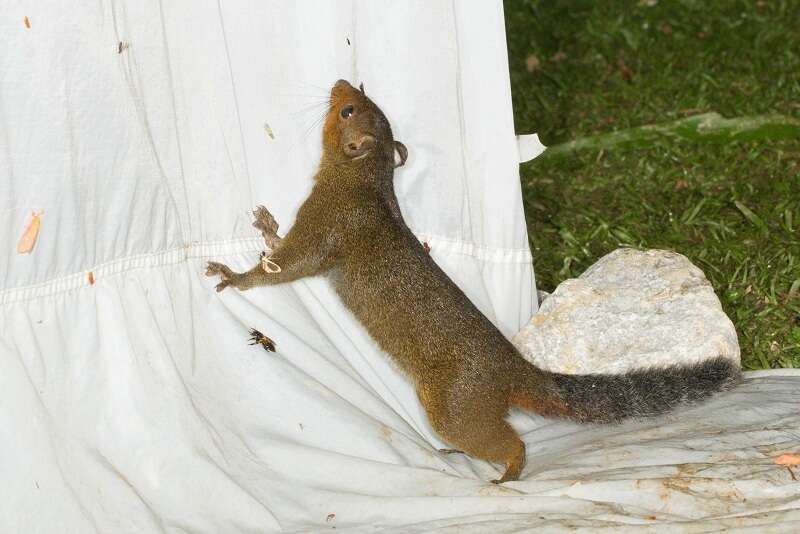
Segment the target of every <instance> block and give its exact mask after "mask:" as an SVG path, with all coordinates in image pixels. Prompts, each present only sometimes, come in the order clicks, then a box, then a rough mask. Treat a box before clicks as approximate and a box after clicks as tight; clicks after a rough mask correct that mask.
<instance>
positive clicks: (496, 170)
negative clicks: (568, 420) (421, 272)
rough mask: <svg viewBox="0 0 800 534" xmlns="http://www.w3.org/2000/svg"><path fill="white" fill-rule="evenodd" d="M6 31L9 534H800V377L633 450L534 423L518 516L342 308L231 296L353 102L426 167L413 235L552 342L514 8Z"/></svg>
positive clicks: (248, 7)
mask: <svg viewBox="0 0 800 534" xmlns="http://www.w3.org/2000/svg"><path fill="white" fill-rule="evenodd" d="M0 12H2V13H3V17H2V18H0V39H1V40H2V41H0V42H2V47H0V178H1V179H0V222H2V226H1V227H0V251H1V252H0V284H2V288H3V289H2V291H1V292H0V391H2V394H0V479H2V480H3V485H2V487H0V532H48V533H49V532H59V533H63V532H79V533H83V532H114V533H122V532H125V533H127V532H131V533H134V532H136V533H138V532H226V533H228V532H269V531H278V530H283V531H287V532H319V531H322V530H328V529H333V528H336V529H337V530H338V531H357V532H377V531H386V532H414V531H428V530H435V529H439V530H441V531H454V530H458V531H459V532H487V531H494V532H511V531H519V530H523V529H525V528H529V527H534V526H543V525H544V526H548V527H550V528H552V529H553V530H559V529H562V530H565V529H571V528H573V527H576V528H582V527H586V528H592V529H597V528H600V527H607V528H609V529H612V528H613V529H614V530H615V531H622V530H621V529H620V528H619V527H620V525H625V526H627V528H628V529H630V530H635V529H639V528H645V527H646V528H650V529H652V530H656V531H657V530H658V529H660V528H662V527H660V526H659V525H660V524H662V523H669V522H679V524H680V525H681V526H684V527H685V528H686V529H687V530H688V529H695V531H704V529H705V530H707V529H708V528H710V526H709V525H721V524H726V525H730V526H739V527H748V526H749V527H752V528H758V529H761V530H759V531H762V532H763V531H764V530H763V526H764V525H766V524H770V525H771V527H770V528H772V529H774V530H775V531H781V529H783V530H784V531H787V532H789V531H795V530H796V527H797V524H798V521H800V512H798V511H797V509H798V492H800V489H798V485H797V483H796V482H794V481H793V480H792V478H790V475H791V473H790V472H789V471H788V470H787V469H786V468H779V467H777V466H774V465H772V463H771V459H772V457H773V456H774V455H777V454H778V453H779V452H786V451H787V450H792V449H797V448H798V446H800V444H799V443H798V435H797V432H796V429H797V427H798V414H797V401H798V395H799V394H798V392H797V384H798V380H799V379H798V378H797V377H796V376H795V377H791V376H772V375H770V376H766V377H762V378H754V379H752V380H749V381H748V382H747V383H746V384H745V385H744V386H743V387H742V388H741V389H740V390H739V391H737V392H736V393H734V394H732V395H729V396H726V397H724V398H721V399H719V400H718V401H715V402H714V403H711V404H708V405H706V406H704V407H701V408H698V409H695V410H694V411H690V412H686V413H679V414H677V415H675V416H673V417H672V418H670V419H667V420H660V421H656V422H649V423H646V424H633V423H632V424H629V425H627V426H624V427H614V428H600V429H596V428H591V427H583V428H579V427H576V426H573V425H570V424H565V423H555V422H546V421H543V420H541V419H538V418H535V417H530V416H526V415H522V414H516V415H515V416H514V420H513V421H514V424H515V425H516V426H517V427H518V428H519V429H520V431H522V432H523V433H524V439H525V441H526V443H527V444H528V450H529V458H528V467H527V468H526V470H525V472H524V476H523V480H521V481H519V482H514V483H509V484H506V485H504V486H502V487H497V486H493V485H491V484H489V483H487V482H486V480H488V479H489V478H492V477H494V476H496V469H495V468H494V467H492V466H491V465H488V464H486V463H484V462H481V461H475V460H471V459H469V458H467V457H464V456H457V455H456V456H442V455H440V454H439V453H438V452H436V448H437V447H440V446H442V444H441V442H439V440H438V439H437V438H436V437H435V436H434V435H433V434H432V433H431V431H430V429H429V427H428V425H427V422H426V421H425V417H424V415H423V413H422V412H421V410H420V407H419V405H418V402H417V400H416V398H415V396H414V394H413V391H412V388H411V387H410V385H409V384H408V382H407V381H406V380H405V379H404V378H402V377H401V376H399V375H398V374H397V373H396V372H395V370H394V369H393V368H392V367H391V365H390V364H389V363H388V361H387V359H386V358H385V357H384V356H383V355H382V354H381V353H380V352H379V351H378V350H377V349H376V347H375V345H374V344H373V342H372V341H371V340H370V339H369V337H368V336H367V335H366V334H365V333H364V332H363V330H362V329H361V328H360V327H359V326H358V324H357V323H356V322H355V321H354V319H353V318H352V317H350V316H349V315H348V314H347V312H346V311H345V310H343V309H342V307H341V305H340V304H339V302H338V300H337V299H336V297H335V295H334V294H333V292H332V291H331V289H330V288H329V287H328V285H327V282H326V281H324V280H322V279H311V280H306V281H300V282H297V283H294V284H291V285H288V286H285V287H273V288H268V289H267V288H265V289H257V290H253V291H250V292H247V293H237V292H235V291H232V290H228V291H225V292H224V293H222V294H219V295H218V294H216V293H215V292H214V291H213V289H212V287H213V284H214V281H213V280H210V279H207V278H205V277H204V276H203V274H202V273H203V265H204V262H205V261H206V260H208V259H212V258H213V259H221V260H223V261H226V262H228V263H229V264H231V265H232V266H233V267H236V268H241V269H244V268H246V267H249V266H251V265H252V264H253V263H254V262H255V261H256V259H257V257H258V251H259V250H260V248H261V243H260V241H259V238H258V236H257V234H256V232H255V231H254V230H253V229H252V228H251V227H250V213H249V211H250V210H251V209H252V207H253V206H254V205H256V204H260V203H263V204H265V205H267V206H268V207H269V208H270V210H271V211H272V212H273V213H274V214H275V215H276V217H277V219H278V220H279V222H280V223H281V225H282V227H283V229H284V230H285V229H286V228H289V227H290V225H291V223H292V219H293V217H294V214H295V212H296V210H297V208H298V206H299V205H300V203H301V202H302V201H303V199H304V197H305V196H306V194H307V193H308V190H309V188H310V186H311V176H312V174H313V171H314V167H315V164H316V161H317V157H318V155H319V128H318V127H315V126H314V119H315V116H314V112H315V111H316V112H321V111H322V109H321V108H320V107H317V108H316V109H312V110H308V109H305V108H306V107H307V106H309V105H311V104H318V103H320V102H322V101H323V100H324V99H325V97H326V95H327V88H328V87H329V86H330V85H331V84H332V83H333V81H335V80H336V79H337V78H340V77H343V78H347V79H350V80H351V81H353V82H364V83H365V86H366V90H367V94H369V95H371V96H373V97H374V98H375V100H376V101H377V102H378V103H379V104H380V105H381V106H382V107H383V109H384V110H385V111H386V114H387V116H388V117H389V119H390V121H391V122H392V124H393V126H394V130H395V133H396V137H397V138H398V139H400V140H402V141H403V142H404V143H406V145H407V146H408V148H409V152H410V156H409V160H408V162H407V164H406V166H405V167H404V168H402V169H401V170H400V171H399V173H398V176H397V180H396V190H397V192H398V195H399V198H400V204H401V208H402V210H403V213H404V215H405V217H406V218H407V220H408V222H409V224H410V226H411V227H412V228H413V229H414V230H415V232H416V233H417V234H418V235H419V237H420V239H422V240H425V241H427V242H428V243H429V244H430V246H431V247H432V254H433V256H434V258H435V259H436V260H437V261H438V262H439V263H440V264H441V265H442V266H443V267H444V268H445V269H446V270H447V271H448V272H449V273H450V274H451V276H452V277H453V278H454V279H455V280H456V281H457V282H458V283H459V284H460V285H461V286H462V287H463V288H464V290H465V291H466V292H467V293H468V294H469V296H470V297H471V298H472V299H473V301H474V302H475V303H476V304H477V305H478V306H479V307H480V308H481V309H482V310H483V311H484V312H485V313H486V314H487V315H488V316H489V317H490V319H492V320H493V321H495V322H496V324H498V326H499V327H500V328H501V329H502V331H503V332H504V333H506V334H507V335H511V334H513V333H514V332H515V331H516V330H517V329H518V328H519V327H520V326H521V325H522V324H523V323H524V322H526V321H527V319H528V318H529V317H530V315H531V314H532V313H533V312H534V311H535V299H534V298H533V295H534V284H533V273H532V271H531V262H530V259H531V258H530V253H529V249H528V244H527V235H526V229H525V224H524V218H523V215H522V206H521V196H520V191H519V181H518V172H517V161H518V159H519V157H520V154H519V149H518V145H517V141H516V138H515V136H514V131H513V120H512V115H511V104H510V94H509V81H508V70H507V61H506V49H505V37H504V29H503V14H502V5H501V4H500V3H499V2H458V3H456V2H441V1H434V2H431V1H418V2H396V1H392V2H389V1H369V2H366V1H364V2H343V1H339V2H310V1H309V2H264V1H250V2H245V1H237V2H217V3H211V2H205V1H203V2H198V1H194V2H189V1H170V2H159V3H157V2H152V1H127V2H122V1H100V2H96V3H92V4H87V3H77V4H75V3H63V2H55V1H45V0H38V1H35V2H33V1H31V2H28V1H15V2H10V1H2V2H0ZM32 210H36V211H37V212H38V211H40V210H44V213H43V214H42V216H41V230H40V232H39V235H38V241H37V243H36V246H35V248H34V249H33V251H32V253H31V254H17V253H16V251H15V247H16V244H17V241H18V239H19V237H20V236H21V235H22V234H23V232H24V231H25V229H26V226H27V225H28V223H29V220H30V212H31V211H32ZM251 327H254V328H257V329H259V330H261V331H262V332H264V333H266V334H267V335H269V336H270V337H271V338H273V339H274V340H275V341H276V343H277V346H278V352H277V353H276V354H271V353H266V352H264V351H263V350H262V349H261V348H260V347H258V346H255V347H253V346H248V345H247V337H248V333H247V332H248V329H249V328H251ZM723 518H724V519H723ZM756 525H758V527H756ZM793 527H794V528H793ZM663 528H665V529H666V528H669V529H671V530H674V526H667V527H663Z"/></svg>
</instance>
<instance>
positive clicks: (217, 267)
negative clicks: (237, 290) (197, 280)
mask: <svg viewBox="0 0 800 534" xmlns="http://www.w3.org/2000/svg"><path fill="white" fill-rule="evenodd" d="M216 275H219V277H220V279H221V280H222V281H221V282H220V283H219V284H217V286H216V289H217V292H219V291H222V290H223V289H225V288H226V287H228V286H229V285H231V281H232V280H233V278H234V277H235V276H236V273H234V272H233V271H231V270H230V268H229V267H228V266H227V265H224V264H222V263H217V262H215V261H210V262H208V265H207V267H206V276H216Z"/></svg>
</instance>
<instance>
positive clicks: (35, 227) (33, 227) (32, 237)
mask: <svg viewBox="0 0 800 534" xmlns="http://www.w3.org/2000/svg"><path fill="white" fill-rule="evenodd" d="M43 213H44V210H42V211H40V212H39V213H36V212H35V211H31V222H29V223H28V227H27V228H25V231H24V232H23V233H22V237H20V238H19V241H18V242H17V253H18V254H30V253H31V251H32V250H33V247H34V246H36V239H37V238H38V237H39V228H40V227H41V226H42V214H43Z"/></svg>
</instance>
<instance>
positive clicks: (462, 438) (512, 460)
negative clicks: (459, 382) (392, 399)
mask: <svg viewBox="0 0 800 534" xmlns="http://www.w3.org/2000/svg"><path fill="white" fill-rule="evenodd" d="M420 400H421V401H422V402H423V405H424V404H426V401H428V404H429V405H426V406H425V409H426V411H427V413H428V420H429V421H430V423H431V427H432V428H433V429H434V430H435V431H436V433H437V434H439V435H440V436H441V437H442V438H444V440H445V441H447V442H448V443H449V444H450V445H454V446H455V447H458V450H461V451H463V452H465V453H466V454H468V455H470V456H473V457H475V458H480V459H482V460H487V461H489V462H492V463H496V464H505V466H506V470H505V473H504V474H503V476H502V477H500V478H499V479H497V480H492V482H493V483H495V484H500V483H502V482H508V481H510V480H517V479H518V478H519V475H520V473H521V472H522V468H523V467H524V466H525V444H524V443H522V440H521V439H519V436H518V435H517V432H516V431H515V430H514V429H513V428H512V427H511V425H509V424H508V422H506V420H505V417H506V416H507V415H508V408H507V407H506V406H500V405H498V406H496V407H494V408H495V409H493V407H492V406H486V405H485V404H483V405H477V406H474V407H472V408H470V407H467V406H464V405H463V404H459V405H458V409H459V411H462V413H460V414H459V416H458V417H453V413H452V410H453V407H452V406H451V407H450V409H437V406H435V405H430V404H432V403H433V404H435V400H433V399H429V398H427V396H425V395H420ZM463 412H467V413H463ZM465 421H469V424H464V422H465Z"/></svg>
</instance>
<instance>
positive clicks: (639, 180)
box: [505, 0, 800, 369]
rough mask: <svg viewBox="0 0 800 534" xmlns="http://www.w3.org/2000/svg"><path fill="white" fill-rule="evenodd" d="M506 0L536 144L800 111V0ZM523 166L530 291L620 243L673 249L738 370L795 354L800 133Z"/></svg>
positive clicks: (799, 345)
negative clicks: (705, 285) (704, 287)
mask: <svg viewBox="0 0 800 534" xmlns="http://www.w3.org/2000/svg"><path fill="white" fill-rule="evenodd" d="M505 12H506V32H507V36H508V46H509V62H510V66H511V80H512V93H513V99H514V113H515V122H516V128H517V131H518V132H521V133H522V132H532V131H536V132H539V134H540V136H541V138H542V140H543V141H544V143H545V144H548V145H551V144H557V143H561V142H564V141H567V140H572V139H575V138H580V137H586V136H592V135H597V134H601V133H608V132H612V131H616V130H619V129H625V128H632V127H636V126H641V125H645V124H654V123H655V124H658V123H666V122H670V121H674V120H675V119H678V118H681V117H685V116H689V115H694V114H698V113H703V112H710V111H717V112H719V113H721V114H722V115H724V116H726V117H739V116H745V115H759V114H767V113H780V114H784V115H786V116H789V117H794V118H798V117H800V0H792V1H788V0H787V1H779V0H771V1H756V0H752V1H743V0H716V1H715V0H706V1H694V0H659V1H658V2H656V3H655V5H653V6H648V5H646V2H644V1H642V2H639V1H638V0H629V1H610V0H606V1H603V0H571V1H559V0H541V1H537V0H528V1H522V0H517V1H506V2H505ZM530 56H535V58H536V59H537V60H538V61H536V62H533V63H538V65H536V67H535V68H534V69H533V71H532V72H531V71H529V69H528V68H527V65H526V61H528V58H529V57H530ZM521 172H522V180H523V194H524V198H525V210H526V217H527V221H528V229H529V235H530V237H531V246H532V248H533V251H534V266H535V269H536V275H537V284H538V285H539V287H540V288H541V289H545V290H552V289H553V288H554V287H555V286H556V285H557V284H558V283H559V282H561V281H562V280H564V279H566V278H570V277H574V276H577V275H579V274H580V273H581V272H582V271H583V270H584V269H585V268H586V267H588V266H589V265H591V264H592V263H594V262H595V261H596V260H597V259H598V258H599V257H601V256H602V255H604V254H606V253H608V252H610V251H612V250H614V249H615V248H617V247H619V246H625V245H630V246H636V247H643V248H664V249H671V250H675V251H677V252H680V253H682V254H684V255H686V256H687V257H688V258H689V259H690V260H692V261H693V262H694V263H695V264H697V265H698V266H699V267H701V268H702V269H703V270H704V271H705V273H706V276H707V277H708V278H709V280H710V281H711V283H712V284H713V285H714V288H715V289H716V291H717V294H718V295H719V297H720V300H721V301H722V305H723V307H724V309H725V311H726V312H727V313H728V315H729V316H730V317H731V319H732V320H733V322H734V324H735V325H736V327H737V330H738V332H739V340H740V344H741V347H742V362H743V365H744V366H745V367H746V368H749V369H760V368H768V367H800V141H780V142H776V141H770V142H767V141H759V142H755V141H754V142H746V143H745V142H735V143H729V144H706V143H692V142H686V141H683V142H682V141H671V140H659V141H656V142H655V143H654V144H652V145H651V146H649V147H647V148H614V149H610V150H607V151H605V152H602V151H601V152H594V153H581V154H580V155H578V156H575V157H571V158H553V159H548V158H544V159H541V160H534V161H533V162H531V163H528V164H525V165H523V166H522V169H521Z"/></svg>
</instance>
